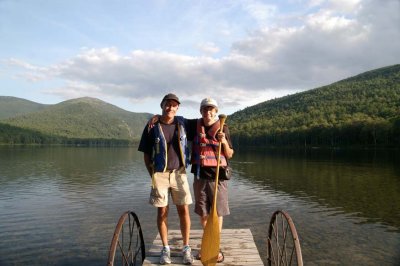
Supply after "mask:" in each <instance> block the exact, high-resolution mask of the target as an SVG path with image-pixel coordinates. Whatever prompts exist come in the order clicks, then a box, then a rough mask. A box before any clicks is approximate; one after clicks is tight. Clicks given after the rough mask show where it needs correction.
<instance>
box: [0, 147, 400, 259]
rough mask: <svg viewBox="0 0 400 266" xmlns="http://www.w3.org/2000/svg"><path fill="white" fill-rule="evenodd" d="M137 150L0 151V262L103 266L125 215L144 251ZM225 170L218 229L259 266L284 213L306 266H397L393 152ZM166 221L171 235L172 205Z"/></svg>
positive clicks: (251, 156) (285, 156) (269, 156)
mask: <svg viewBox="0 0 400 266" xmlns="http://www.w3.org/2000/svg"><path fill="white" fill-rule="evenodd" d="M136 150H137V149H136V148H81V147H79V148H73V147H0V265H105V264H106V262H107V256H108V249H109V246H110V242H111V239H112V236H113V232H114V229H115V226H116V224H117V221H118V219H119V217H120V215H121V214H122V213H123V212H125V211H127V210H132V211H134V212H135V213H136V214H137V215H138V216H139V219H140V222H141V224H142V227H143V231H144V235H145V239H146V243H147V244H150V243H151V242H152V240H153V239H154V238H155V236H156V234H157V230H156V219H155V218H156V209H155V208H153V207H152V206H150V205H149V204H148V203H147V200H148V195H149V190H150V178H149V177H148V174H147V172H146V170H145V167H144V164H143V156H142V154H141V153H139V152H137V151H136ZM232 166H233V169H234V177H233V179H232V180H231V181H230V187H229V190H230V191H229V193H230V195H229V196H230V208H231V215H230V216H228V217H227V218H226V219H225V223H224V227H225V228H250V229H251V231H252V233H253V235H254V238H255V240H256V244H257V247H258V250H259V252H260V253H261V255H262V257H263V260H264V261H265V257H266V249H267V248H266V238H267V234H268V226H269V220H270V218H271V215H272V213H273V212H274V211H275V210H277V209H283V210H285V211H287V212H288V213H289V214H290V215H291V217H292V219H293V220H294V223H295V225H296V228H297V231H298V234H299V237H300V243H301V248H302V252H303V260H304V262H305V265H400V155H399V153H398V152H397V153H396V152H388V151H357V152H355V151H352V152H345V151H343V150H334V151H320V150H311V151H296V152H294V151H244V150H236V154H235V156H234V160H233V161H232ZM189 179H190V182H191V183H192V180H193V177H192V175H191V174H190V175H189ZM191 210H192V214H191V215H192V228H194V229H200V223H199V221H198V217H197V216H196V214H194V212H193V206H191ZM169 223H170V228H171V229H178V228H179V223H178V219H177V213H176V210H175V208H171V212H170V219H169Z"/></svg>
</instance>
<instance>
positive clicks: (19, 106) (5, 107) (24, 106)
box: [0, 96, 47, 119]
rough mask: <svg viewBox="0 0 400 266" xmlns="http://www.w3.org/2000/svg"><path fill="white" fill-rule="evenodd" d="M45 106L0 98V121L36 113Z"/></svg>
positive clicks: (15, 99)
mask: <svg viewBox="0 0 400 266" xmlns="http://www.w3.org/2000/svg"><path fill="white" fill-rule="evenodd" d="M46 106H47V105H45V104H40V103H35V102H31V101H28V100H25V99H21V98H16V97H11V96H0V119H5V118H9V117H13V116H17V115H22V114H28V113H31V112H36V111H39V110H42V109H44V108H46Z"/></svg>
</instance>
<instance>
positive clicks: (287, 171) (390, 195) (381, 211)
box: [234, 150, 400, 231]
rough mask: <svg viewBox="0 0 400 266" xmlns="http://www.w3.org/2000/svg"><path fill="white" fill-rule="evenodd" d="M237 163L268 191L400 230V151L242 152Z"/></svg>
mask: <svg viewBox="0 0 400 266" xmlns="http://www.w3.org/2000/svg"><path fill="white" fill-rule="evenodd" d="M234 164H235V165H234V167H235V170H237V171H239V172H243V173H246V174H247V176H246V178H248V179H250V180H252V182H255V183H257V184H259V185H260V186H262V187H264V188H266V189H270V190H276V191H283V192H286V193H288V194H289V195H293V196H295V197H297V198H302V199H305V200H307V199H309V200H311V201H312V202H318V203H319V204H321V205H323V206H325V207H326V208H331V209H334V210H336V211H337V212H343V213H348V214H351V215H352V216H357V217H360V218H365V219H363V220H362V222H366V223H368V222H373V223H375V222H381V223H383V224H385V225H389V226H392V227H393V228H391V229H390V230H392V229H394V230H398V231H400V193H399V191H400V175H399V172H400V170H399V168H400V164H399V161H398V156H397V154H396V153H395V152H387V151H386V152H380V153H379V152H377V151H372V152H367V151H361V152H355V151H352V152H346V151H319V150H318V151H306V152H305V151H301V152H299V151H297V152H293V151H292V152H288V151H286V152H282V151H242V150H241V151H240V152H239V153H237V154H236V155H235V160H234ZM362 222H361V223H362Z"/></svg>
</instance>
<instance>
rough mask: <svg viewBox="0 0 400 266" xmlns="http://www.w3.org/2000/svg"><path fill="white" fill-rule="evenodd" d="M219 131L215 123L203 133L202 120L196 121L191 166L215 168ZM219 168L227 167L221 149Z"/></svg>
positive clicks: (218, 124)
mask: <svg viewBox="0 0 400 266" xmlns="http://www.w3.org/2000/svg"><path fill="white" fill-rule="evenodd" d="M219 129H220V123H219V122H218V121H217V122H215V123H214V124H213V125H212V126H211V127H210V129H209V130H208V131H207V133H206V132H205V127H204V123H203V119H199V120H197V131H196V136H195V138H194V141H193V147H192V148H193V153H192V164H197V165H198V166H205V167H216V166H217V155H218V145H219V142H218V140H217V138H216V135H217V132H218V131H219ZM220 159H221V160H220V166H227V165H228V164H227V161H226V158H225V154H224V152H223V150H222V149H221V156H220Z"/></svg>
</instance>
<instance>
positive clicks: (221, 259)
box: [217, 250, 225, 263]
mask: <svg viewBox="0 0 400 266" xmlns="http://www.w3.org/2000/svg"><path fill="white" fill-rule="evenodd" d="M224 260H225V255H224V252H222V250H219V253H218V260H217V263H221V262H224Z"/></svg>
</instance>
